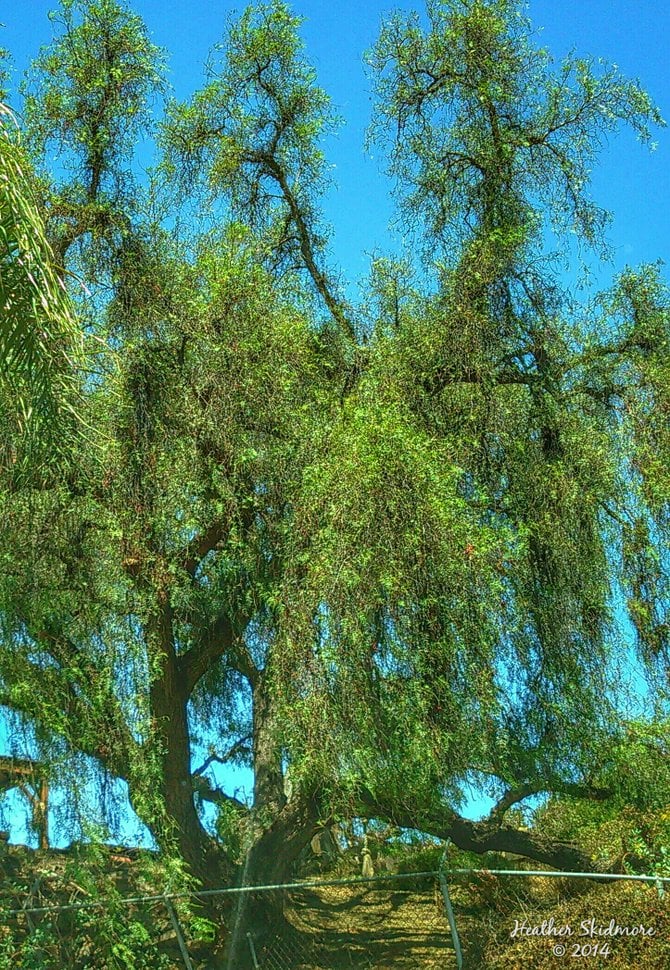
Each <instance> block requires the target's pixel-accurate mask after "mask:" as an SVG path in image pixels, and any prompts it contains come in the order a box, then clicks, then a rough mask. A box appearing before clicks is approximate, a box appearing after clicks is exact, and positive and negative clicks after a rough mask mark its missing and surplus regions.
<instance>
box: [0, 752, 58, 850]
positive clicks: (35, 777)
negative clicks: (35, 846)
mask: <svg viewBox="0 0 670 970" xmlns="http://www.w3.org/2000/svg"><path fill="white" fill-rule="evenodd" d="M10 788H18V789H19V791H20V792H21V793H22V794H23V795H25V796H26V798H27V799H28V802H29V804H30V808H31V810H32V823H33V827H34V829H35V831H36V832H37V837H38V840H39V847H40V849H48V848H49V823H48V808H49V782H48V781H47V778H46V772H45V769H44V765H43V764H41V763H40V762H39V761H32V760H30V759H29V758H13V757H12V756H11V755H0V792H5V791H9V789H10Z"/></svg>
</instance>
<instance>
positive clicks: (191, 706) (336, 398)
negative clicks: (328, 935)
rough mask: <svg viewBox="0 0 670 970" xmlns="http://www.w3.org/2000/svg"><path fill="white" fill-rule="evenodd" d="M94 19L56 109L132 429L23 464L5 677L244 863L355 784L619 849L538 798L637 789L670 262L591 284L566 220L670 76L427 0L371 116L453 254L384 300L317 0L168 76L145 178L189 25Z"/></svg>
mask: <svg viewBox="0 0 670 970" xmlns="http://www.w3.org/2000/svg"><path fill="white" fill-rule="evenodd" d="M61 18H62V23H61V29H60V31H59V32H58V33H57V35H56V37H55V39H54V41H53V44H52V45H51V47H50V48H48V49H47V50H45V51H44V52H43V54H42V55H41V57H40V59H39V60H38V61H37V62H36V66H35V70H34V73H33V76H32V80H31V82H30V83H29V84H28V86H27V89H26V91H27V100H26V113H25V114H26V123H27V126H28V129H29V131H28V134H29V144H30V145H31V147H32V150H33V152H34V153H35V158H36V159H37V160H41V164H42V170H43V173H44V176H43V177H44V199H45V201H44V218H45V220H46V225H47V230H48V234H49V238H50V239H51V243H52V246H53V248H54V251H55V252H56V253H57V254H58V256H59V258H60V259H62V260H63V261H64V262H65V264H66V265H69V266H70V267H71V268H72V270H73V271H76V272H77V273H86V274H87V279H88V280H89V287H90V289H91V290H92V292H93V297H92V298H91V300H90V301H88V302H86V301H84V300H83V299H81V298H80V299H79V308H80V314H81V318H82V321H84V323H85V327H86V333H87V335H88V336H89V339H91V340H93V341H94V342H93V345H92V346H93V349H92V351H91V355H90V357H89V374H88V379H87V380H86V383H85V392H84V401H85V403H84V407H85V416H86V420H87V422H88V423H89V425H90V426H91V427H92V428H95V429H96V437H95V441H94V442H92V441H91V440H90V439H89V438H86V437H84V438H82V439H81V440H79V441H78V442H75V444H74V445H73V448H74V449H75V456H74V457H75V461H73V462H72V467H70V468H69V469H68V471H67V473H66V474H61V473H60V472H54V475H53V479H52V480H49V481H47V482H46V483H44V482H43V483H41V485H40V487H39V488H34V487H33V488H31V489H28V488H17V487H16V485H15V484H13V485H12V488H11V489H9V488H7V490H6V491H5V492H3V493H2V495H1V497H0V500H1V501H2V506H3V509H2V514H3V531H2V535H1V540H0V541H1V554H2V557H3V562H4V563H5V564H6V565H5V567H4V569H3V574H2V578H1V580H0V609H1V610H2V614H1V615H2V644H1V648H0V678H1V681H0V683H1V690H0V701H1V702H2V703H3V704H4V705H5V706H6V707H7V708H8V709H10V710H12V711H13V712H15V713H16V714H17V715H18V716H20V717H21V718H23V719H24V720H25V721H26V723H28V724H30V725H31V726H32V728H33V729H34V730H35V732H36V735H37V737H38V738H39V740H40V743H41V744H42V745H43V746H46V749H47V750H48V749H49V746H50V745H51V747H52V749H53V751H54V752H55V753H57V754H58V755H59V757H62V754H63V752H66V753H71V754H72V756H75V755H86V756H89V758H90V759H92V763H95V764H97V765H98V766H99V768H100V771H101V773H102V774H101V777H102V775H103V774H108V775H111V776H113V777H116V778H119V779H123V780H124V781H125V782H127V785H128V791H129V798H130V802H131V803H132V805H133V807H134V808H135V810H136V812H137V813H138V815H139V816H140V818H141V819H142V820H143V821H144V822H145V823H146V824H147V826H148V827H149V829H150V830H151V832H152V833H153V835H154V837H155V839H156V841H157V843H158V845H159V846H160V847H161V849H163V850H164V851H165V852H177V853H178V854H179V855H180V857H181V858H183V859H184V860H185V862H186V864H187V865H188V867H189V869H190V870H191V872H192V873H193V874H194V875H195V876H196V877H197V878H198V879H199V880H200V881H201V882H202V883H203V884H204V885H206V886H209V887H211V886H214V885H221V884H222V883H226V882H228V881H230V880H233V879H238V878H242V873H244V878H245V879H246V880H247V881H248V882H249V883H251V884H254V883H275V882H279V881H282V880H284V879H286V878H287V877H288V876H289V875H290V874H291V870H292V866H293V864H294V862H295V860H296V858H297V856H298V854H299V852H300V851H301V850H302V848H303V847H304V846H305V845H306V844H307V843H308V841H309V839H310V838H311V836H312V835H313V833H314V832H315V830H316V829H317V828H318V826H319V825H322V824H324V823H326V822H327V821H328V820H329V819H330V818H331V817H332V816H333V814H334V813H338V812H339V813H347V814H349V815H350V816H357V815H358V816H365V817H367V818H377V819H380V820H387V821H389V822H393V823H396V824H399V825H402V826H408V827H411V828H416V829H421V830H423V831H424V832H427V833H431V834H433V835H435V836H438V837H443V838H447V837H448V838H450V839H452V840H453V842H454V843H455V844H456V845H459V846H462V847H464V848H471V849H474V850H476V851H484V850H486V849H504V850H509V851H513V852H518V853H521V854H523V855H526V856H528V857H529V858H533V859H536V860H538V861H541V862H548V863H550V864H553V865H557V866H559V867H561V868H573V867H576V868H588V867H589V866H590V865H591V862H590V860H589V858H588V856H587V854H586V853H584V852H582V851H580V850H579V848H578V847H575V846H571V845H567V844H562V843H558V842H552V841H550V840H547V839H541V838H539V837H538V836H537V835H534V834H533V833H532V832H529V831H527V830H525V829H518V828H515V827H514V826H513V825H511V824H510V823H509V821H508V819H509V816H508V815H507V811H508V809H509V808H510V807H512V806H513V805H516V804H518V803H519V802H520V801H522V800H523V799H526V798H528V797H530V796H531V795H533V794H542V793H565V794H567V795H570V796H572V797H585V798H596V799H601V800H602V799H607V798H610V797H617V790H618V786H619V778H620V773H619V772H618V771H617V770H614V768H616V766H614V767H613V762H612V758H611V756H610V753H609V752H610V750H612V742H613V741H614V740H615V739H617V738H619V737H620V736H621V735H622V734H623V733H624V730H625V726H624V725H623V724H622V720H621V716H620V714H619V712H618V701H619V698H618V696H617V691H616V689H613V687H612V677H613V675H614V674H615V672H616V670H617V668H618V666H619V665H620V664H621V663H622V662H624V660H625V658H626V657H627V656H628V653H627V650H626V648H625V642H624V641H625V636H624V631H623V630H622V627H624V626H625V619H624V617H625V616H627V617H628V618H629V619H630V621H632V623H633V625H634V627H635V630H636V631H637V643H638V646H639V648H640V650H639V653H640V657H641V660H642V661H643V662H644V663H645V664H646V666H647V668H648V670H649V671H650V673H652V674H653V675H654V676H655V677H656V678H657V679H658V678H659V677H660V676H661V675H662V674H663V673H664V671H665V665H666V663H667V631H668V627H667V618H666V612H665V610H666V607H667V590H666V584H665V570H664V561H663V553H662V549H663V542H664V538H665V531H666V525H667V501H668V471H669V469H668V431H669V428H668V409H669V407H670V399H669V397H668V389H669V387H670V382H669V379H668V378H669V374H668V363H667V342H668V336H669V335H670V329H669V320H668V312H667V294H666V290H665V287H664V284H663V282H662V280H661V278H660V275H659V272H658V270H657V268H655V267H643V268H642V269H640V270H635V271H634V270H630V271H627V272H626V273H625V274H623V275H622V276H621V277H620V278H619V279H618V280H617V281H615V283H614V284H613V286H612V288H611V289H610V290H609V291H608V292H607V293H604V294H603V295H601V296H599V297H596V298H594V299H593V300H592V301H591V302H590V303H589V304H588V305H582V306H578V305H576V304H575V301H574V299H573V298H572V296H571V295H570V294H569V293H566V292H565V291H564V290H563V289H562V288H561V285H560V280H559V278H558V277H557V276H556V274H555V272H554V271H552V267H553V266H554V265H555V263H554V262H552V260H551V258H550V256H549V255H548V250H549V249H550V248H551V245H552V239H555V240H557V244H558V245H563V241H564V239H565V238H566V236H567V234H568V232H569V231H570V230H576V231H577V232H578V233H579V234H580V235H581V237H582V238H583V240H584V241H585V242H586V243H587V244H589V245H591V244H594V245H597V244H599V243H600V241H601V231H602V223H603V214H602V213H601V212H600V210H599V209H598V208H597V207H596V206H595V205H594V204H593V203H592V202H591V200H590V199H589V196H588V171H589V168H590V166H591V163H592V162H593V160H594V158H595V156H596V155H597V151H598V148H599V146H600V142H601V140H602V138H603V135H604V133H606V132H610V131H614V130H615V129H617V128H618V126H619V124H620V123H625V124H627V125H629V126H632V127H633V129H634V130H636V131H637V132H638V134H640V135H641V136H642V137H643V138H646V137H647V136H648V126H649V125H652V124H654V123H657V122H659V121H660V118H659V116H658V113H657V111H656V109H655V108H654V106H653V105H652V104H651V102H650V100H649V99H648V97H647V96H646V95H645V94H644V92H643V91H642V90H641V89H640V87H639V86H638V85H637V84H635V83H630V82H628V81H626V80H625V79H623V78H622V77H621V76H620V75H619V73H618V71H617V70H616V69H614V68H611V69H609V68H606V67H602V66H600V65H594V64H592V63H590V62H588V61H584V60H580V59H575V58H573V59H570V60H569V61H568V62H566V63H565V64H564V65H562V66H560V67H558V68H557V69H555V68H554V67H553V65H552V64H551V62H550V60H549V58H548V56H547V55H546V54H545V53H544V52H542V51H538V50H537V49H535V47H534V46H533V42H532V35H531V33H530V29H529V26H528V24H527V23H526V22H525V21H524V20H523V19H522V18H521V16H520V14H519V10H518V5H517V4H516V3H515V2H511V0H449V2H431V3H429V4H428V8H427V15H426V18H424V19H422V18H419V17H418V16H417V17H409V18H404V17H400V16H398V17H396V18H393V19H391V20H390V21H388V23H387V24H386V25H385V26H384V28H383V30H382V33H381V36H380V39H379V42H378V44H377V46H376V48H375V49H374V51H373V52H372V54H371V55H370V59H371V63H372V66H373V69H374V71H375V72H376V77H377V83H378V107H377V116H376V122H375V128H374V133H375V135H376V137H378V138H380V139H381V140H383V142H384V143H385V144H386V146H387V149H388V157H389V159H390V165H391V170H392V172H393V174H394V176H395V177H396V179H397V185H398V192H399V195H400V200H401V204H402V207H403V211H404V213H405V216H406V218H407V221H408V232H409V231H411V232H414V233H416V238H417V245H416V246H413V247H412V248H413V251H423V252H424V253H425V258H424V259H422V260H421V261H420V262H419V261H417V262H416V263H413V262H412V260H411V259H410V258H409V256H408V258H407V260H406V261H405V262H403V263H397V262H393V261H391V260H378V261H377V262H376V263H375V265H374V266H373V271H372V273H371V277H370V281H369V287H368V299H367V300H366V302H365V305H364V306H362V307H354V306H351V305H349V304H348V303H347V301H346V300H345V299H343V297H342V295H341V293H340V291H339V289H338V285H337V278H336V275H335V273H334V272H333V271H332V269H331V267H330V266H329V263H328V258H327V242H328V240H327V234H326V233H325V232H324V230H323V227H322V226H321V223H320V214H319V197H320V194H321V192H322V190H323V188H324V186H325V184H326V177H325V172H326V168H325V161H324V158H323V155H322V148H321V146H322V139H323V136H324V134H325V133H327V132H328V130H330V128H331V127H332V125H333V123H334V121H333V116H332V113H331V109H330V106H329V102H328V99H327V97H326V95H325V94H324V92H323V91H321V90H320V89H319V88H318V87H317V85H316V80H315V75H314V71H313V69H312V68H311V67H310V65H309V64H308V62H307V61H306V59H305V55H304V52H303V47H302V44H301V41H300V39H299V33H298V30H299V26H300V23H299V20H298V19H297V18H296V17H294V16H293V15H292V14H291V13H290V11H289V9H288V8H287V7H286V6H285V5H284V4H283V3H280V2H274V3H271V4H268V5H260V6H257V7H253V8H250V9H249V10H248V11H247V12H245V13H244V14H243V15H242V17H241V18H240V19H239V20H238V21H237V22H235V23H234V24H233V25H232V26H231V27H230V30H229V32H228V35H227V37H226V39H225V43H224V44H223V45H222V46H221V47H220V48H219V49H218V54H217V57H218V58H219V61H218V62H217V61H216V60H213V61H212V64H211V72H210V76H209V77H208V79H207V82H206V84H205V86H204V87H203V88H202V90H201V91H199V92H198V93H197V94H196V95H195V96H194V98H193V99H192V100H191V102H189V103H188V104H171V105H170V106H169V110H168V112H167V116H166V121H165V122H164V123H163V125H162V128H161V131H160V138H159V141H160V144H161V146H162V151H163V156H162V161H161V165H160V167H159V169H157V170H156V172H155V173H154V176H153V179H152V182H151V185H150V186H148V187H147V186H144V187H142V186H138V185H137V184H135V182H134V180H133V178H132V175H131V165H130V161H129V158H130V155H131V149H132V144H133V139H134V138H136V137H137V136H138V135H139V134H141V133H147V132H148V131H149V130H150V126H151V119H150V116H149V115H148V112H147V107H146V106H147V103H148V102H149V101H150V100H151V98H152V97H153V96H157V95H158V94H159V93H160V91H161V90H162V89H161V85H160V73H159V69H158V62H159V52H157V51H156V50H155V49H154V48H152V46H151V44H150V43H149V40H148V37H147V32H146V29H145V27H144V25H143V24H142V23H141V21H140V20H139V18H137V17H136V16H135V15H134V14H132V13H131V12H130V11H128V10H127V9H126V8H125V7H123V6H121V5H120V4H119V3H117V2H116V0H78V2H74V0H67V2H63V4H62V9H61ZM54 147H56V148H57V149H58V151H59V153H60V154H59V166H58V169H57V170H56V169H54V171H57V174H55V175H51V176H50V175H49V167H48V159H49V157H50V152H51V151H52V150H53V148H54ZM203 202H205V203H206V206H204V208H205V209H206V211H207V212H208V213H209V214H210V218H209V219H208V220H205V221H206V224H205V225H204V227H202V223H200V224H199V223H198V222H197V221H196V220H195V218H194V217H193V213H194V212H195V210H196V208H197V207H198V206H201V207H202V206H203ZM182 205H183V206H185V210H186V213H187V216H188V214H189V213H190V217H188V218H187V217H182V218H181V219H178V218H177V216H178V215H179V212H180V210H179V206H182ZM182 225H185V226H186V227H187V230H186V231H182V232H179V231H177V228H178V227H179V226H182ZM198 226H200V228H198ZM552 234H553V235H552ZM616 750H621V748H620V747H617V749H616ZM203 752H204V754H207V755H208V756H207V758H206V759H205V758H204V755H203ZM216 760H219V761H223V762H225V761H226V760H229V761H232V760H236V761H238V762H242V763H244V764H246V765H248V766H249V767H250V768H251V770H252V771H253V777H254V791H253V802H252V804H246V803H244V802H242V801H240V800H239V799H238V798H236V797H235V796H234V794H233V793H231V792H230V791H224V790H223V789H222V788H220V787H217V785H216V784H215V782H214V780H213V776H212V775H211V773H208V772H209V768H210V766H211V765H212V764H213V763H214V762H215V761H216ZM202 761H204V764H201V762H202ZM472 782H476V783H478V784H479V785H480V786H484V785H485V786H486V787H487V789H488V790H489V791H490V792H493V793H495V794H496V796H497V797H498V802H497V804H496V807H495V808H494V810H493V811H492V812H491V815H490V816H489V817H488V818H487V819H485V820H483V821H481V822H471V821H468V820H467V819H465V818H464V817H462V816H461V815H460V814H459V811H458V809H459V806H460V805H461V804H462V800H463V793H464V791H465V790H466V786H467V785H468V784H471V783H472ZM619 794H620V792H619ZM204 801H209V802H210V803H212V804H214V805H215V806H216V808H217V811H218V813H219V820H218V828H217V831H218V836H217V837H212V836H211V835H210V834H208V832H207V830H206V828H205V826H204V824H203V816H202V811H201V809H202V804H203V802H204Z"/></svg>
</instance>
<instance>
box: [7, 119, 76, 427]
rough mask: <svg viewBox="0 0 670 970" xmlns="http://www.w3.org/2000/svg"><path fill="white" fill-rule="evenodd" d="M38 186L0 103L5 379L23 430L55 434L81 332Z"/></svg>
mask: <svg viewBox="0 0 670 970" xmlns="http://www.w3.org/2000/svg"><path fill="white" fill-rule="evenodd" d="M34 184H35V180H34V174H33V171H32V168H31V166H30V163H29V162H28V159H27V157H26V155H25V153H24V151H23V149H22V147H21V144H20V140H19V135H18V129H17V127H16V123H15V119H14V116H13V114H12V112H11V111H10V110H9V108H7V107H6V106H5V105H2V104H0V382H2V383H4V384H5V385H7V384H9V386H10V388H11V397H12V401H13V403H14V404H15V405H16V412H17V415H18V416H19V424H20V426H21V429H22V430H23V431H26V430H29V429H30V430H32V431H38V430H39V432H40V434H42V433H44V431H45V429H46V430H47V433H48V432H49V430H50V432H51V434H52V436H53V437H57V435H58V425H59V422H60V418H61V417H62V416H63V415H64V414H65V413H67V412H71V411H72V400H73V393H72V392H73V391H74V387H75V373H76V368H75V361H76V359H77V358H78V356H79V353H80V349H81V343H82V337H81V332H80V329H79V327H78V325H77V321H76V319H75V316H74V312H73V310H72V307H71V304H70V300H69V298H68V294H67V291H66V288H65V284H64V282H63V278H62V274H61V273H59V270H58V267H57V266H56V265H55V259H54V254H53V251H52V249H51V247H50V245H49V242H48V240H47V237H46V232H45V227H44V222H43V219H42V216H41V214H40V209H39V205H38V204H37V200H36V197H35V190H34Z"/></svg>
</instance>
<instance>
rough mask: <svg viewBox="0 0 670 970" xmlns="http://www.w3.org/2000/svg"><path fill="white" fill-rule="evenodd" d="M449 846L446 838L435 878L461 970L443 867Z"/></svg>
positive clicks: (458, 940) (452, 913) (460, 952)
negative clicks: (438, 883)
mask: <svg viewBox="0 0 670 970" xmlns="http://www.w3.org/2000/svg"><path fill="white" fill-rule="evenodd" d="M448 848H449V840H447V842H446V844H445V847H444V852H443V853H442V858H441V859H440V867H439V869H438V874H437V878H438V879H439V882H440V889H441V890H442V899H443V900H444V908H445V910H446V912H447V919H448V920H449V929H450V930H451V939H452V940H453V943H454V952H455V954H456V966H457V967H458V970H463V951H462V950H461V941H460V939H459V936H458V930H457V928H456V917H455V916H454V910H453V907H452V905H451V899H450V898H449V885H448V883H447V877H446V875H445V867H446V862H447V849H448Z"/></svg>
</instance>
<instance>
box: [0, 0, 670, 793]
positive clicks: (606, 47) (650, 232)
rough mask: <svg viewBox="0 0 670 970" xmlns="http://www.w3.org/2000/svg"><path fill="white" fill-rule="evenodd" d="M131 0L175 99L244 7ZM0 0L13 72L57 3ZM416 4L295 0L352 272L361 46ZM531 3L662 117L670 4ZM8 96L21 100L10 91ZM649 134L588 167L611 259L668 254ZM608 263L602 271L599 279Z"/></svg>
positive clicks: (364, 240)
mask: <svg viewBox="0 0 670 970" xmlns="http://www.w3.org/2000/svg"><path fill="white" fill-rule="evenodd" d="M131 5H132V6H133V7H134V9H135V10H136V11H137V12H138V13H139V14H140V15H141V16H142V17H143V18H144V20H145V22H146V23H147V24H148V26H149V30H150V32H151V34H152V38H153V41H154V43H156V44H158V45H159V46H161V47H164V48H165V49H166V50H167V51H168V52H169V54H170V61H169V64H170V75H169V80H170V83H171V84H172V86H173V88H174V90H175V94H176V95H177V97H179V98H180V99H185V98H187V97H188V96H189V94H190V93H191V92H192V91H194V90H195V89H196V88H197V87H199V86H200V85H201V83H202V79H203V65H204V62H205V59H206V57H207V53H208V51H209V50H210V48H211V47H212V46H213V45H214V44H215V43H217V42H218V41H219V40H220V39H221V38H222V35H223V32H224V29H225V24H226V21H227V19H228V17H229V16H230V15H231V14H232V13H233V12H234V11H235V10H240V9H242V8H243V6H244V4H233V3H231V2H228V0H188V2H187V0H134V2H133V3H132V4H131ZM4 6H5V7H6V8H8V9H3V10H2V13H1V14H0V17H1V18H2V20H3V22H4V23H5V28H4V29H3V30H2V31H0V45H2V46H4V47H7V48H8V49H9V50H10V51H11V52H12V54H13V56H14V64H15V69H16V76H17V79H18V76H19V75H20V74H21V72H22V71H23V70H24V69H25V67H26V66H27V64H28V62H29V60H30V58H31V57H32V56H34V55H35V53H36V52H37V51H38V49H39V47H40V45H42V44H45V43H47V42H48V40H49V38H50V36H51V24H50V22H49V21H48V19H47V12H48V10H50V9H52V8H53V7H54V6H55V2H54V0H10V3H8V4H5V5H4ZM420 6H421V5H420V4H413V3H409V2H402V3H395V4H392V3H386V2H384V0H330V2H325V0H296V2H295V3H294V4H293V7H294V9H295V10H296V12H298V13H299V14H301V15H302V16H304V17H305V21H306V22H305V25H304V37H305V40H306V42H307V48H308V53H309V56H310V58H311V60H312V61H313V63H315V65H316V67H317V70H318V73H319V80H320V84H321V85H322V87H324V88H325V89H326V90H327V91H328V92H329V94H330V95H331V97H332V99H333V101H334V104H335V106H336V108H337V110H338V111H339V113H340V114H341V115H342V116H343V118H344V119H345V125H344V127H343V128H342V130H341V131H340V133H339V135H338V136H337V137H336V138H334V139H332V141H331V142H330V144H329V145H328V146H327V147H328V156H329V160H330V162H331V163H332V164H333V165H334V166H335V168H334V170H333V175H334V180H335V186H336V187H334V188H333V190H332V192H331V193H330V195H329V197H328V199H327V200H326V217H327V219H328V221H329V222H330V223H331V224H332V226H333V230H334V239H333V243H334V245H333V250H332V257H333V264H334V265H336V266H338V267H339V268H340V269H341V270H342V272H343V276H344V278H345V279H346V280H348V281H350V282H353V281H355V280H356V279H358V278H361V277H362V276H364V274H365V273H366V270H367V268H368V263H369V257H368V254H369V253H371V252H373V251H383V250H384V249H385V248H386V247H388V246H389V244H390V243H391V240H390V239H389V235H388V231H387V226H388V222H389V220H390V218H391V215H392V206H391V203H390V201H389V191H388V190H389V186H388V183H387V182H386V180H385V179H384V177H383V175H382V174H381V169H382V168H383V159H380V158H369V157H367V156H366V154H365V152H364V148H363V141H364V133H365V129H366V127H367V125H368V123H369V120H370V109H371V93H370V83H369V80H368V79H367V78H366V75H365V70H364V65H363V57H362V55H363V52H364V51H365V50H366V49H367V48H369V47H370V46H371V45H372V44H373V42H374V40H375V38H376V35H377V33H378V29H379V24H380V22H381V21H382V19H383V17H384V16H385V15H387V14H388V13H389V12H390V11H392V10H394V9H403V10H410V9H413V8H416V7H420ZM528 13H529V16H530V18H531V20H532V21H533V23H534V25H535V27H536V28H538V29H539V28H541V33H540V34H539V43H541V44H542V46H545V47H548V48H549V50H550V51H552V53H553V54H554V55H555V57H556V58H557V59H560V58H561V57H562V56H564V55H565V54H567V53H568V52H569V51H570V50H572V49H575V50H576V51H578V52H579V53H580V54H584V55H588V54H592V55H594V56H600V57H603V58H605V59H606V60H608V61H609V62H613V63H616V64H617V65H618V66H619V67H620V68H621V70H622V71H623V72H624V73H625V74H626V75H628V76H630V77H638V78H640V79H641V81H642V82H643V85H644V86H645V87H646V88H647V90H648V91H649V92H650V93H651V95H652V96H653V97H654V99H655V100H656V101H657V103H658V104H659V106H660V108H661V110H662V112H663V113H664V115H665V116H666V117H668V118H669V119H670V81H669V79H668V64H669V63H670V5H666V4H665V3H662V2H658V0H581V3H579V4H577V3H565V2H561V0H531V2H530V4H529V7H528ZM14 103H15V105H16V107H19V108H20V104H19V103H18V100H15V102H14ZM656 141H657V142H658V147H657V150H656V151H655V152H654V153H653V154H650V153H649V152H648V151H647V150H646V149H644V148H643V147H642V146H641V145H639V144H638V143H637V142H636V141H635V140H634V138H633V137H632V136H631V135H630V134H626V135H624V136H621V137H619V138H617V139H615V140H613V141H612V142H611V144H610V145H609V147H608V149H607V151H606V152H605V153H604V156H603V161H602V165H601V166H600V167H599V168H598V170H597V171H596V172H594V195H595V198H596V201H597V202H599V204H601V205H603V206H604V207H605V208H608V209H611V210H612V211H613V212H614V214H615V222H614V225H613V227H612V230H611V232H610V238H611V241H612V243H613V245H614V250H615V257H614V262H615V267H614V268H616V269H619V268H621V267H623V266H624V265H626V264H637V263H640V262H644V261H649V260H656V259H659V258H660V259H664V260H665V259H668V258H670V132H669V131H667V130H664V131H660V132H658V133H657V136H656ZM612 271H613V268H609V269H606V270H604V272H603V276H602V283H603V285H606V283H607V280H608V278H609V277H610V276H611V273H612ZM240 780H243V779H240ZM477 807H483V803H481V802H476V803H473V806H471V810H472V811H473V812H476V810H477Z"/></svg>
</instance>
